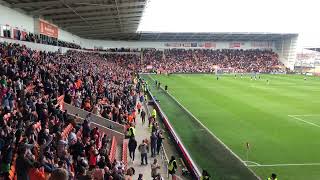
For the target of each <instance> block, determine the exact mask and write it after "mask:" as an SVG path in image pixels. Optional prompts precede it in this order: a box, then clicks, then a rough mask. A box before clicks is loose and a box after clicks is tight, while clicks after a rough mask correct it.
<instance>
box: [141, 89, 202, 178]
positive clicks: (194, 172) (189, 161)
mask: <svg viewBox="0 0 320 180" xmlns="http://www.w3.org/2000/svg"><path fill="white" fill-rule="evenodd" d="M147 92H148V94H149V96H150V97H151V99H152V101H153V102H154V104H155V109H156V110H157V111H158V114H159V116H160V118H161V119H162V121H163V122H164V125H165V126H166V128H167V129H168V130H169V133H170V134H171V136H172V137H173V139H174V141H175V143H176V144H177V146H178V148H179V150H180V152H181V153H182V157H183V159H184V160H185V162H186V165H187V166H188V168H189V170H191V173H192V175H193V176H194V177H195V178H196V179H198V180H199V179H200V177H201V172H200V170H199V169H198V167H197V165H196V163H195V162H194V161H193V160H192V159H191V156H190V155H189V153H188V151H187V149H186V148H185V146H184V145H183V144H182V141H181V140H180V139H179V137H178V135H177V133H176V132H175V131H174V129H173V127H172V125H171V124H170V122H169V120H168V117H167V116H166V115H165V113H164V112H163V111H162V109H161V108H160V105H159V104H158V102H157V101H156V100H155V99H154V96H153V95H152V93H151V91H150V90H149V89H148V90H147Z"/></svg>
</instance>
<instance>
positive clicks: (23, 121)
mask: <svg viewBox="0 0 320 180" xmlns="http://www.w3.org/2000/svg"><path fill="white" fill-rule="evenodd" d="M0 55H1V62H0V69H1V72H0V75H1V86H0V90H1V96H0V100H1V108H0V113H1V116H0V117H1V121H0V123H1V135H0V141H1V149H0V152H1V164H2V168H1V175H2V177H7V178H9V179H26V178H27V177H28V173H34V171H29V170H30V169H32V168H36V169H38V170H40V169H41V168H40V167H35V164H36V163H35V162H39V163H40V164H41V167H42V168H43V169H44V172H45V173H46V175H47V176H48V175H49V174H50V173H51V172H52V171H53V170H54V169H55V168H58V167H63V168H65V169H66V170H67V171H68V174H69V176H70V178H72V179H73V178H76V179H78V178H79V177H78V176H80V175H81V173H79V172H81V169H82V168H84V167H86V168H88V169H87V170H88V173H89V172H92V170H93V169H95V167H96V166H97V165H98V164H104V165H103V166H102V165H101V166H99V168H100V169H101V170H104V171H105V176H110V177H111V176H112V177H117V176H120V177H124V176H125V174H126V173H125V165H124V164H123V163H121V162H120V161H121V160H122V159H123V160H124V161H125V160H126V157H121V158H120V159H117V157H116V151H121V150H122V149H121V150H119V149H118V146H117V144H118V143H119V142H118V141H117V140H118V139H119V138H116V136H113V135H112V134H111V133H110V132H113V131H114V132H113V133H116V131H115V130H116V129H117V127H116V126H115V125H114V126H112V128H115V130H112V129H109V126H103V125H100V124H97V123H95V118H97V117H96V115H99V116H101V115H103V116H105V117H108V118H109V119H111V120H112V121H111V122H113V121H115V122H119V123H122V124H124V123H125V122H126V117H127V115H128V114H129V113H130V112H131V111H132V109H133V108H134V107H135V102H134V101H135V100H136V99H134V98H132V97H134V88H133V84H132V81H131V80H132V77H133V76H132V75H133V74H132V73H131V71H130V69H131V68H130V67H131V66H132V65H131V64H130V61H127V60H130V59H132V62H135V61H136V60H135V59H136V57H135V56H131V55H100V54H95V53H84V52H68V53H67V54H64V55H61V54H58V53H46V52H39V51H33V50H31V49H29V48H27V47H25V46H20V45H18V44H6V43H0ZM89 61H90V62H91V63H89ZM113 66H114V67H113ZM111 69H112V70H116V69H117V70H118V72H121V74H120V73H119V74H115V73H114V72H113V71H111ZM102 72H104V73H105V72H107V73H109V75H107V76H104V77H106V79H103V78H99V76H100V75H101V73H102ZM100 77H102V76H100ZM79 81H81V83H79ZM76 85H77V86H76ZM76 94H77V95H79V97H81V99H80V101H81V103H80V104H79V105H80V107H82V108H84V109H86V110H88V111H91V112H92V113H93V115H92V117H91V116H90V115H91V114H89V115H86V117H85V118H81V117H79V116H77V115H75V114H69V113H68V112H67V110H66V109H67V108H68V105H67V104H66V103H69V104H74V103H73V101H72V100H71V99H70V96H71V95H72V97H76V96H75V95H76ZM103 98H105V99H104V101H102V99H103ZM72 99H73V98H72ZM70 100H71V101H70ZM82 102H83V103H82ZM102 105H104V107H103V108H102V107H100V106H102ZM66 106H67V107H66ZM69 106H70V105H69ZM119 106H121V107H123V108H121V109H120V108H119ZM76 110H77V109H76ZM79 111H81V110H80V109H78V111H76V112H79ZM81 119H82V120H81ZM91 120H92V121H91ZM105 121H107V120H106V119H105ZM109 121H110V120H109ZM117 125H118V126H120V124H117ZM121 127H122V128H120V129H121V132H122V133H123V130H124V128H123V126H121ZM108 133H109V134H108ZM118 134H119V132H118ZM108 139H109V140H108ZM122 140H123V139H122ZM120 143H121V144H122V143H123V142H120ZM123 147H124V148H125V147H126V146H125V144H124V146H123ZM123 155H126V153H123ZM98 157H99V158H98ZM102 157H104V158H102ZM17 161H19V162H20V163H19V168H18V164H17V163H16V162H17ZM102 161H104V162H102ZM20 165H21V166H20ZM22 165H23V166H22Z"/></svg>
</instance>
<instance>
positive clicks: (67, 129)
mask: <svg viewBox="0 0 320 180" xmlns="http://www.w3.org/2000/svg"><path fill="white" fill-rule="evenodd" d="M72 129H73V126H72V124H69V125H68V126H67V127H66V128H64V130H63V132H62V133H61V135H62V137H63V138H64V139H67V138H68V135H69V133H70V132H71V131H72Z"/></svg>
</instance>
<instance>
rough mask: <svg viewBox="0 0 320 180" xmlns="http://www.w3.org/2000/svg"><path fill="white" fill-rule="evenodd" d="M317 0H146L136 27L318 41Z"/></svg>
mask: <svg viewBox="0 0 320 180" xmlns="http://www.w3.org/2000/svg"><path fill="white" fill-rule="evenodd" d="M319 7H320V0H318V1H317V0H303V1H302V0H149V2H148V4H147V7H146V8H145V11H144V13H143V17H142V19H141V21H140V24H139V27H138V29H137V31H144V32H146V31H147V32H242V33H243V32H264V33H265V32H266V33H299V42H300V43H304V44H312V43H313V44H314V43H315V44H319V45H320V35H318V34H320V23H317V22H318V21H319V17H320V10H319Z"/></svg>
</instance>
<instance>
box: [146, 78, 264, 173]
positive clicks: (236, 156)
mask: <svg viewBox="0 0 320 180" xmlns="http://www.w3.org/2000/svg"><path fill="white" fill-rule="evenodd" d="M149 77H150V78H151V79H152V80H153V81H155V79H154V78H153V77H151V76H150V75H149ZM160 88H161V89H162V90H163V91H165V90H164V89H163V88H162V87H161V86H160ZM165 92H167V94H168V95H169V96H170V97H171V98H172V99H173V100H175V101H176V102H177V103H178V104H179V106H180V107H182V108H183V109H184V110H185V111H186V112H187V113H188V114H189V115H191V117H193V118H194V119H195V120H196V121H197V122H198V123H199V124H200V125H201V126H202V127H203V128H204V129H206V131H207V132H209V133H210V134H211V136H212V137H213V138H215V139H216V140H217V141H218V142H220V144H221V145H222V146H224V147H225V148H226V149H227V150H228V151H229V152H230V153H231V154H232V155H233V156H234V157H235V158H236V159H238V160H239V161H240V162H241V163H242V164H243V165H244V166H247V165H246V163H244V162H243V160H242V159H241V158H240V157H239V156H238V155H237V154H236V153H234V152H233V151H232V150H231V149H230V148H229V147H228V146H227V145H226V144H225V143H224V142H222V140H221V139H219V138H218V137H217V136H216V135H215V134H213V133H212V131H210V130H209V129H208V127H206V126H205V125H204V124H203V123H202V122H201V121H200V120H199V119H198V118H197V117H196V116H194V115H193V114H192V113H191V112H190V111H189V110H188V109H187V108H186V107H184V106H183V105H182V104H181V103H180V102H179V101H178V100H177V99H176V98H175V97H174V96H172V95H171V94H170V93H169V92H168V91H165ZM248 169H249V171H250V172H251V173H252V174H253V175H254V176H255V177H257V179H260V178H259V177H258V176H257V175H256V174H255V173H254V172H253V170H252V169H250V168H248Z"/></svg>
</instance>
